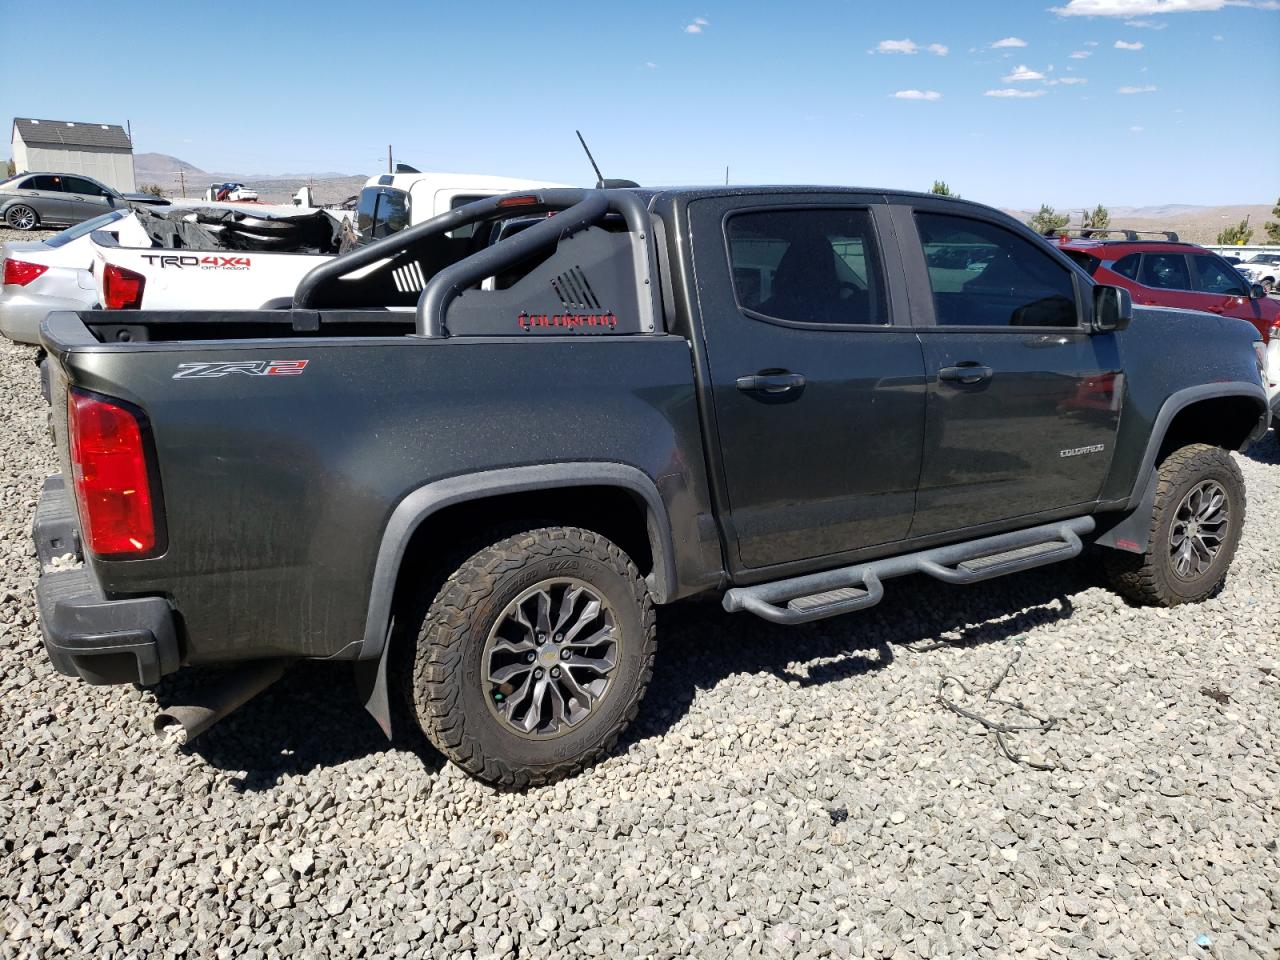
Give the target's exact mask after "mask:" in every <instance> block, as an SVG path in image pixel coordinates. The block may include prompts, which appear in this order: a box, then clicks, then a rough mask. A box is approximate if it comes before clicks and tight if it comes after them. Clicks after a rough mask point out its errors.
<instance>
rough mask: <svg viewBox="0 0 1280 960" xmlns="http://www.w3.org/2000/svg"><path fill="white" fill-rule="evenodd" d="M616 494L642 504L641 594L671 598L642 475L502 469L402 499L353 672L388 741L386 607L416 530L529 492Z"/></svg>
mask: <svg viewBox="0 0 1280 960" xmlns="http://www.w3.org/2000/svg"><path fill="white" fill-rule="evenodd" d="M584 486H592V487H620V488H622V489H624V490H627V491H629V492H631V493H634V494H636V495H638V496H639V497H640V499H641V500H642V501H643V502H644V504H645V514H646V526H647V533H648V537H649V546H650V550H651V552H652V554H653V572H652V573H650V574H649V577H648V583H649V590H650V591H651V592H652V593H653V596H654V599H655V600H656V601H657V602H658V603H662V602H664V601H665V600H667V599H668V598H670V597H673V596H674V595H675V592H676V569H675V548H674V546H673V545H672V542H671V522H670V520H669V518H668V516H667V508H666V505H665V504H664V503H663V500H662V496H661V494H659V493H658V488H657V485H656V484H654V482H653V480H652V479H650V478H649V476H648V475H647V474H645V473H644V471H642V470H640V469H639V468H637V467H633V466H629V465H628V464H622V463H600V462H591V461H588V462H578V463H553V464H540V465H536V466H526V467H509V468H506V469H502V470H488V471H484V472H482V473H469V474H463V475H460V476H456V477H449V478H448V479H445V480H438V481H436V482H434V483H429V484H427V485H425V486H422V487H419V488H418V489H416V490H414V491H413V492H412V493H410V494H408V495H407V496H406V497H405V498H404V499H403V500H401V501H400V503H399V504H397V505H396V508H395V510H393V511H392V513H391V518H390V519H389V520H388V521H387V525H386V527H385V529H384V530H383V534H382V543H381V545H380V546H379V548H378V558H377V561H376V562H375V564H374V571H373V581H372V585H371V588H370V593H369V613H368V616H367V618H366V621H365V632H364V639H363V641H362V642H361V644H360V652H359V654H358V657H357V659H358V662H357V664H356V684H357V687H358V689H359V693H360V698H361V701H362V702H363V703H364V705H365V709H367V710H368V711H369V713H371V714H372V715H373V718H374V719H375V720H376V721H377V722H378V725H379V726H381V727H382V729H383V732H384V733H386V734H387V735H388V736H390V735H391V715H390V704H389V702H388V693H387V678H386V653H387V640H388V637H389V635H390V631H391V605H392V601H393V600H394V594H395V588H396V580H397V579H398V577H399V574H400V565H401V563H402V561H403V560H404V554H405V549H406V548H407V547H408V545H409V541H410V540H411V539H412V538H413V535H414V533H415V532H416V531H417V529H418V527H419V526H421V525H422V523H423V522H424V521H426V520H427V519H428V518H429V517H430V516H431V515H432V514H434V513H436V512H438V511H440V510H443V509H444V508H446V507H451V506H455V505H457V504H460V503H467V502H469V501H474V500H483V499H485V498H486V497H497V496H503V495H505V494H511V493H524V492H527V491H530V490H548V489H553V488H557V487H559V488H563V487H584Z"/></svg>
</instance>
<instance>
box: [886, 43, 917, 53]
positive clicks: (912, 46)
mask: <svg viewBox="0 0 1280 960" xmlns="http://www.w3.org/2000/svg"><path fill="white" fill-rule="evenodd" d="M919 50H920V47H919V46H918V45H917V44H916V42H915V41H914V40H881V41H880V42H879V43H878V44H876V53H916V52H918V51H919Z"/></svg>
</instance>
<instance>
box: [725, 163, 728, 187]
mask: <svg viewBox="0 0 1280 960" xmlns="http://www.w3.org/2000/svg"><path fill="white" fill-rule="evenodd" d="M724 185H725V186H726V187H727V186H728V185H729V167H728V165H727V164H726V165H725V168H724Z"/></svg>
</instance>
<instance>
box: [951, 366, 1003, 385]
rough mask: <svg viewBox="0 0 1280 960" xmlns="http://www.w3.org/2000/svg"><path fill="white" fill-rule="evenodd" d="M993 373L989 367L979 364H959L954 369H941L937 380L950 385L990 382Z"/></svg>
mask: <svg viewBox="0 0 1280 960" xmlns="http://www.w3.org/2000/svg"><path fill="white" fill-rule="evenodd" d="M994 373H995V371H994V370H992V369H991V368H990V367H984V366H982V365H981V364H977V363H961V364H957V365H956V366H954V367H943V368H942V369H941V370H939V371H938V379H939V380H947V381H949V382H951V383H982V382H983V381H984V380H990V379H991V377H992V375H993V374H994Z"/></svg>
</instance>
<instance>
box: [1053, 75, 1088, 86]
mask: <svg viewBox="0 0 1280 960" xmlns="http://www.w3.org/2000/svg"><path fill="white" fill-rule="evenodd" d="M1053 82H1054V83H1065V84H1066V85H1067V86H1075V85H1076V84H1078V83H1088V82H1089V81H1088V80H1086V79H1085V78H1084V77H1061V78H1059V79H1057V80H1055V81H1053Z"/></svg>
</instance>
